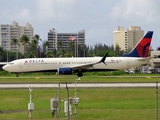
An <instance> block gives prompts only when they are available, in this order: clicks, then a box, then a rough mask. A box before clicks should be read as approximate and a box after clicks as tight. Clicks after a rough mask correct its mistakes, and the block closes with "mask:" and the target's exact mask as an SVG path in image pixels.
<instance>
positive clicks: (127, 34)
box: [113, 26, 144, 52]
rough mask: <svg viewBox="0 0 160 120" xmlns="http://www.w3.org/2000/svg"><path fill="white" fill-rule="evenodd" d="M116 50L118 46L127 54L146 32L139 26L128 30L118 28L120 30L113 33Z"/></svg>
mask: <svg viewBox="0 0 160 120" xmlns="http://www.w3.org/2000/svg"><path fill="white" fill-rule="evenodd" d="M113 35H114V48H115V47H116V45H118V46H119V47H120V48H121V50H124V51H125V52H128V51H130V50H131V49H132V48H133V47H134V46H135V45H136V44H137V43H138V42H139V40H140V39H141V38H142V37H143V35H144V31H143V30H141V27H139V26H130V27H129V28H128V29H127V30H125V29H124V27H121V26H118V29H116V30H115V31H113Z"/></svg>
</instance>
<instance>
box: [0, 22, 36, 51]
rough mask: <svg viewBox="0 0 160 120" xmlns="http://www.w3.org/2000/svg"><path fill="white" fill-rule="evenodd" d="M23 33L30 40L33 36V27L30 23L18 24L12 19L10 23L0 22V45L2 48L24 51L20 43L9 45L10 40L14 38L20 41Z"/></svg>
mask: <svg viewBox="0 0 160 120" xmlns="http://www.w3.org/2000/svg"><path fill="white" fill-rule="evenodd" d="M23 35H27V36H28V37H29V39H30V40H32V38H33V36H34V28H33V27H32V25H31V24H29V23H27V24H26V26H19V25H18V23H17V22H15V21H13V24H12V25H9V24H1V25H0V46H1V47H3V49H4V50H8V51H19V52H21V53H24V46H23V45H22V44H21V43H20V46H18V45H17V46H15V45H11V40H12V39H13V38H16V39H18V40H19V41H20V38H21V37H22V36H23Z"/></svg>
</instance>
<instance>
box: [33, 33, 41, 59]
mask: <svg viewBox="0 0 160 120" xmlns="http://www.w3.org/2000/svg"><path fill="white" fill-rule="evenodd" d="M39 41H42V40H41V39H40V36H39V35H38V34H36V35H35V36H34V37H33V43H34V44H35V47H36V57H38V48H40V47H39V45H38V43H39Z"/></svg>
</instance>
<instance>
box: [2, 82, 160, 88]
mask: <svg viewBox="0 0 160 120" xmlns="http://www.w3.org/2000/svg"><path fill="white" fill-rule="evenodd" d="M29 86H32V87H33V88H58V87H59V84H58V83H25V84H23V83H16V84H11V83H1V84H0V89H26V88H29ZM67 86H68V88H75V86H76V87H77V88H138V87H139V88H145V87H146V88H148V87H151V88H155V87H156V86H158V87H160V84H159V83H76V84H75V83H67ZM60 88H66V83H60Z"/></svg>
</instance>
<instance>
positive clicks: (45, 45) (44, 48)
mask: <svg viewBox="0 0 160 120" xmlns="http://www.w3.org/2000/svg"><path fill="white" fill-rule="evenodd" d="M48 46H49V42H48V41H44V42H43V53H44V54H46V52H48V50H47V49H48Z"/></svg>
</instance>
